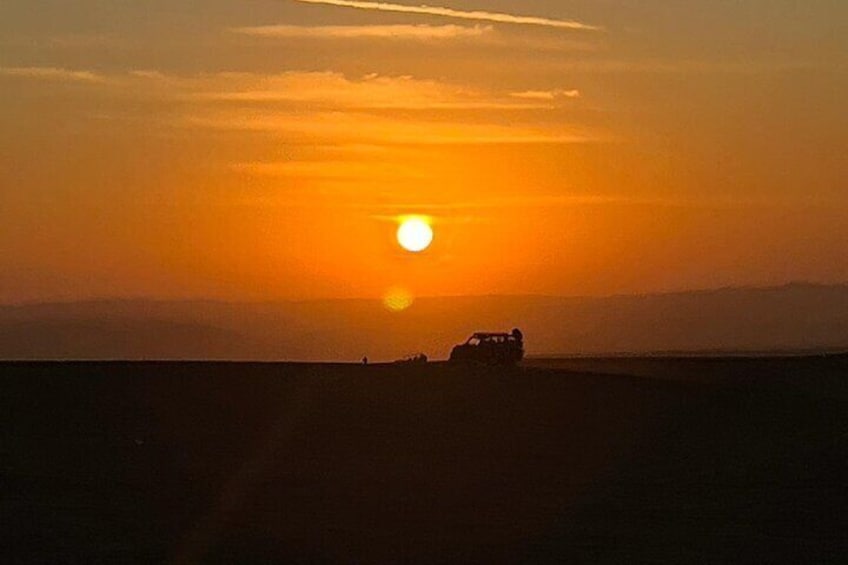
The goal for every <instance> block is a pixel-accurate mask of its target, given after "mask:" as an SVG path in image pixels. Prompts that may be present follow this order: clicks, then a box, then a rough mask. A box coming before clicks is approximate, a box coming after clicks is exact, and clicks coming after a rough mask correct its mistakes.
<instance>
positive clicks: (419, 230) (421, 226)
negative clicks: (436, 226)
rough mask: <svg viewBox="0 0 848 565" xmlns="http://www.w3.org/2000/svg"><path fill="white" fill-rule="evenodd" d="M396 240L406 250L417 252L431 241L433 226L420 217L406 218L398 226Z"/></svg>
mask: <svg viewBox="0 0 848 565" xmlns="http://www.w3.org/2000/svg"><path fill="white" fill-rule="evenodd" d="M397 240H398V243H400V246H401V247H403V248H404V249H406V250H407V251H411V252H413V253H419V252H421V251H424V250H425V249H427V248H428V247H430V244H431V243H433V228H431V227H430V224H428V223H427V221H426V220H424V219H422V218H407V219H405V220H403V221H402V222H401V224H400V227H399V228H398V231H397Z"/></svg>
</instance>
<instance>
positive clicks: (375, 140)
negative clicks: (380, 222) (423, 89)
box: [182, 111, 605, 146]
mask: <svg viewBox="0 0 848 565" xmlns="http://www.w3.org/2000/svg"><path fill="white" fill-rule="evenodd" d="M182 123H183V124H184V125H185V126H187V127H202V128H210V129H221V130H233V131H248V132H249V131H252V132H267V133H274V134H277V135H280V136H283V137H285V138H287V139H290V140H291V141H292V142H293V143H294V142H296V140H298V139H300V140H303V141H304V142H306V143H308V144H310V145H313V144H314V143H315V142H316V140H318V141H320V140H327V141H332V142H333V143H338V144H343V145H344V144H354V145H361V144H374V145H382V146H386V145H490V144H504V145H520V144H548V143H550V144H563V143H589V142H599V141H605V139H604V138H603V137H602V136H599V135H597V134H593V133H591V132H587V131H585V130H582V129H581V128H579V127H575V126H570V125H567V124H556V125H549V126H546V127H544V128H536V127H531V126H520V125H514V124H510V125H504V124H500V123H463V122H453V121H451V122H447V121H446V122H434V121H432V120H425V119H412V118H408V117H404V118H400V117H394V116H384V117H381V116H374V115H371V114H361V113H353V112H325V113H310V114H306V115H304V114H299V113H297V112H294V111H292V112H288V111H281V112H276V113H271V112H263V113H261V114H255V113H253V114H246V113H244V112H240V111H212V112H206V113H204V114H196V115H192V116H186V117H185V118H183V120H182Z"/></svg>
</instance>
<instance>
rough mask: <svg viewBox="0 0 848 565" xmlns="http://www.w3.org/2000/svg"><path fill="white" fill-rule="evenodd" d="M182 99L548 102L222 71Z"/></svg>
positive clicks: (330, 103) (331, 103)
mask: <svg viewBox="0 0 848 565" xmlns="http://www.w3.org/2000/svg"><path fill="white" fill-rule="evenodd" d="M184 88H186V89H189V90H190V92H188V93H187V94H186V96H187V97H190V98H193V99H199V100H207V101H229V102H290V103H297V102H302V103H308V104H310V105H311V106H313V107H324V108H354V109H356V108H359V109H395V110H533V109H544V108H549V107H550V104H549V103H545V102H549V101H539V100H528V101H519V100H515V99H513V98H512V97H508V96H502V95H500V96H499V95H497V94H494V93H490V92H482V91H478V90H475V89H472V88H466V87H460V86H456V85H452V84H448V83H444V82H440V81H434V80H421V79H415V78H413V77H408V76H401V77H387V76H380V75H367V76H365V77H361V78H359V79H350V78H347V77H345V76H344V75H342V74H340V73H333V72H287V73H280V74H275V75H253V74H247V73H245V74H226V75H212V76H208V77H203V78H199V79H195V80H194V81H186V82H185V84H184Z"/></svg>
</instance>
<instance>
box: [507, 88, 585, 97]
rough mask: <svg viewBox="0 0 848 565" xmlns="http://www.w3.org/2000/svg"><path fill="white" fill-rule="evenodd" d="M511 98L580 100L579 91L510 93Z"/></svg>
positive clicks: (525, 91)
mask: <svg viewBox="0 0 848 565" xmlns="http://www.w3.org/2000/svg"><path fill="white" fill-rule="evenodd" d="M510 96H512V97H513V98H522V99H524V100H556V99H557V98H580V91H579V90H576V89H571V90H524V91H522V92H511V93H510Z"/></svg>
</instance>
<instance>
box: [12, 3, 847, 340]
mask: <svg viewBox="0 0 848 565" xmlns="http://www.w3.org/2000/svg"><path fill="white" fill-rule="evenodd" d="M350 4H351V3H349V2H335V1H330V0H326V1H325V0H320V1H318V0H312V1H308V2H307V1H304V0H251V1H248V2H245V1H243V0H207V1H204V2H196V1H191V0H169V1H165V0H151V1H146V2H106V1H102V0H79V1H77V2H74V3H73V5H72V6H71V5H70V4H69V3H68V2H61V1H58V0H6V1H4V2H2V4H0V302H5V303H8V302H18V301H24V300H30V301H42V300H52V299H67V300H78V299H84V298H89V297H97V296H118V297H125V296H138V295H144V296H154V297H161V298H180V299H191V298H199V297H213V298H216V299H221V300H228V301H242V300H280V299H314V298H345V297H357V296H365V297H373V298H375V299H380V298H384V297H387V296H389V295H391V293H393V292H394V293H395V294H398V293H406V294H408V295H410V296H413V297H414V296H449V295H482V294H545V295H608V294H614V293H625V294H630V293H643V292H659V291H667V290H686V289H693V288H704V287H717V286H739V285H779V284H783V283H785V282H787V281H792V280H809V281H815V282H821V283H834V282H840V281H846V280H848V261H845V249H846V244H848V196H846V195H848V190H846V189H847V188H848V187H846V186H845V179H846V178H848V161H846V157H845V155H846V150H847V149H848V112H846V111H845V100H846V99H848V3H845V2H844V1H837V0H821V1H817V2H800V3H799V2H797V1H795V0H748V1H746V2H714V1H710V0H686V1H679V2H667V1H665V0H645V1H642V2H627V1H624V0H612V1H608V2H597V1H594V0H592V1H590V0H575V1H571V2H558V1H554V0H521V1H518V0H497V1H494V0H493V1H486V2H481V1H479V0H478V1H474V0H445V2H432V3H430V4H435V5H436V6H440V7H438V8H432V7H430V8H427V7H425V8H421V7H418V4H419V3H416V2H408V1H406V0H398V1H397V2H382V3H374V2H364V3H356V6H358V9H354V8H353V7H351V6H350ZM407 214H416V215H424V216H427V217H428V219H429V221H431V223H432V226H433V229H434V231H435V240H434V242H433V245H432V246H431V248H430V249H429V250H428V251H427V252H425V253H423V254H421V255H411V254H409V253H407V252H405V251H403V250H401V249H400V248H399V247H398V245H397V242H396V241H395V239H394V232H395V230H396V228H397V222H398V218H400V217H402V216H404V215H407ZM428 329H429V330H435V328H428Z"/></svg>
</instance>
